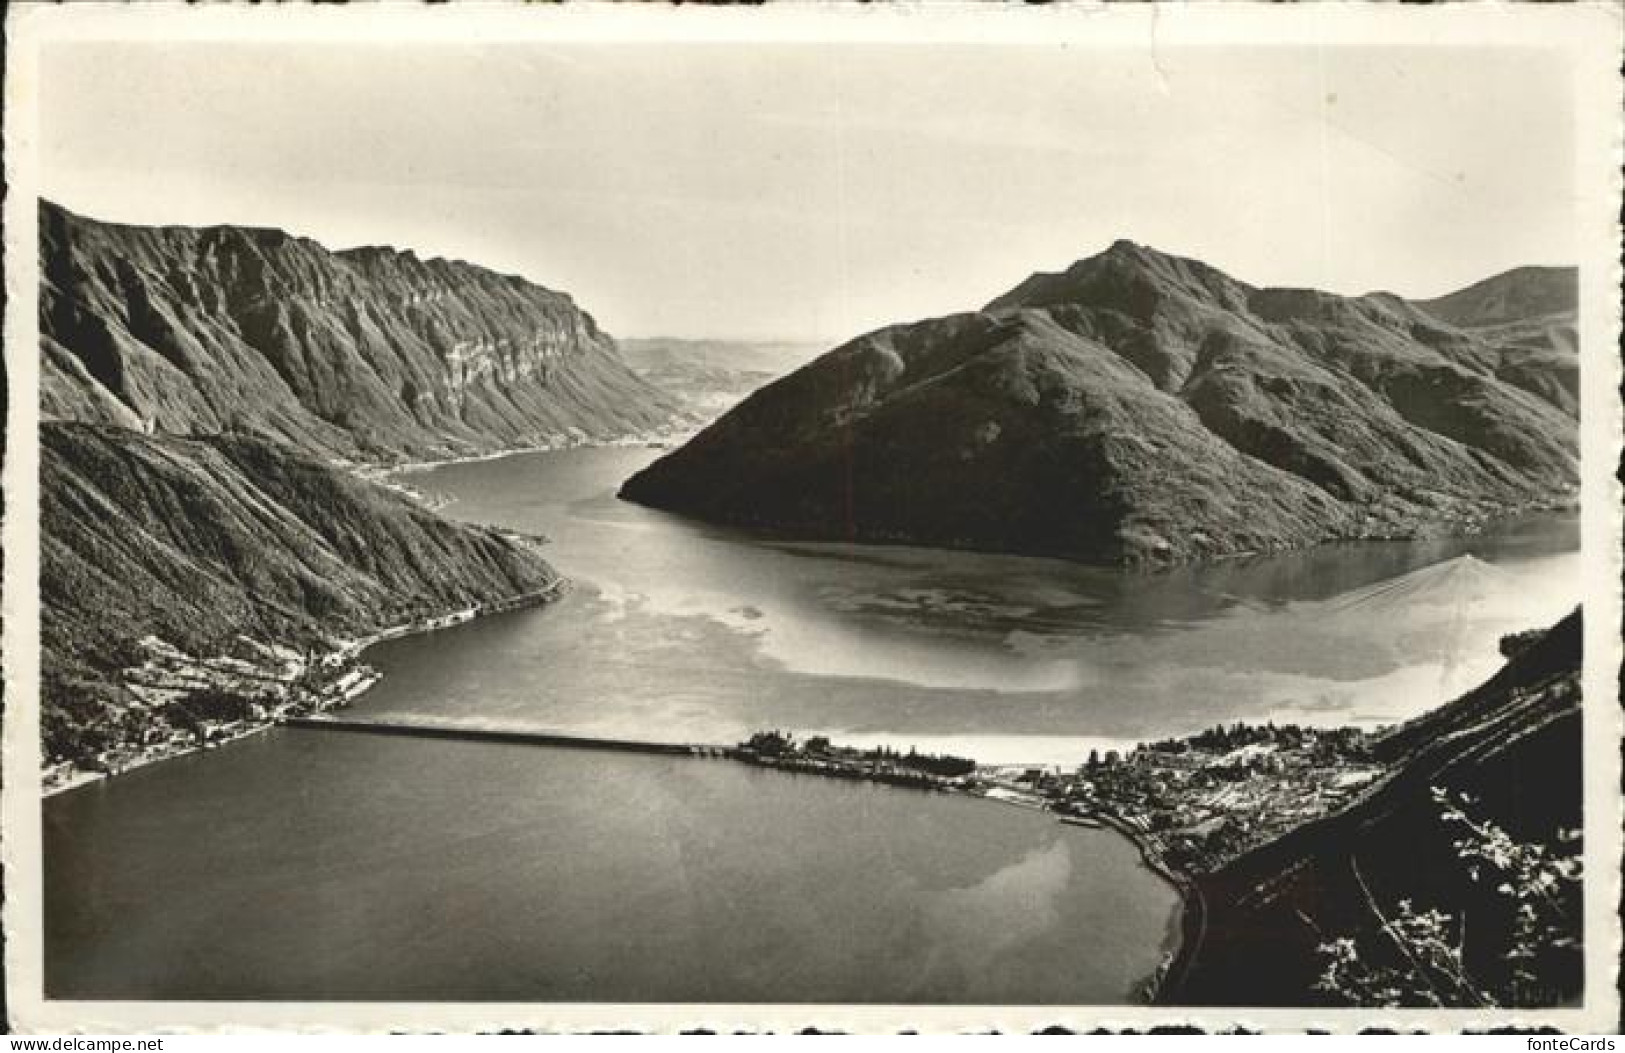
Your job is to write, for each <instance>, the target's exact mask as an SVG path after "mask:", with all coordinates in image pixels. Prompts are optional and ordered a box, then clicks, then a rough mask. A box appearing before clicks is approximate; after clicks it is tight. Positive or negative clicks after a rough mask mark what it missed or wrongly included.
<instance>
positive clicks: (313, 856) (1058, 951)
mask: <svg viewBox="0 0 1625 1053" xmlns="http://www.w3.org/2000/svg"><path fill="white" fill-rule="evenodd" d="M45 843H46V873H45V887H46V889H47V902H46V912H47V926H48V937H49V938H48V944H47V949H48V953H47V957H46V982H47V989H48V990H49V991H50V992H51V994H52V995H53V996H55V997H66V998H115V997H116V998H189V999H208V998H238V999H242V998H277V999H329V998H331V999H365V1000H386V999H401V998H407V999H417V1000H456V1001H464V1000H467V1001H474V1000H493V999H494V1000H503V1001H539V1000H569V1001H589V1000H593V1001H596V1000H609V1001H640V1000H657V1001H700V1002H707V1001H710V1002H739V1001H776V1002H795V1001H839V1002H875V1001H880V1002H892V1001H895V1002H932V1001H937V1002H963V1001H970V1002H1018V1003H1021V1002H1034V1003H1065V1002H1084V1003H1088V1002H1120V1001H1123V1000H1125V999H1126V998H1127V997H1128V996H1129V995H1130V994H1131V993H1132V990H1133V988H1134V985H1135V983H1136V981H1137V980H1140V979H1142V978H1143V977H1144V976H1145V975H1147V974H1148V973H1149V972H1150V971H1151V970H1152V969H1153V968H1154V967H1155V966H1156V963H1157V960H1158V958H1159V955H1160V953H1161V951H1162V950H1163V949H1164V947H1165V941H1166V940H1167V939H1168V938H1169V936H1170V928H1169V926H1170V921H1171V919H1172V917H1173V914H1174V910H1175V897H1174V893H1173V891H1172V890H1171V889H1170V888H1168V887H1167V886H1165V885H1163V884H1162V883H1161V882H1160V881H1158V880H1156V879H1155V878H1153V877H1152V876H1151V875H1150V874H1149V873H1147V872H1146V871H1145V870H1144V869H1143V868H1142V867H1141V866H1140V864H1139V861H1138V856H1137V855H1136V853H1135V852H1134V850H1133V849H1132V848H1131V847H1130V846H1129V844H1128V843H1127V842H1126V841H1125V840H1123V839H1122V838H1120V837H1118V836H1117V835H1115V834H1112V833H1108V832H1102V831H1092V830H1081V829H1078V828H1075V827H1068V826H1063V825H1061V824H1060V823H1058V822H1056V821H1055V820H1054V819H1053V818H1052V817H1048V816H1045V815H1042V814H1039V813H1037V812H1030V811H1025V810H1022V809H1018V808H1013V807H1010V806H1008V805H1000V804H995V803H992V802H987V801H975V800H970V799H968V798H962V797H948V796H943V795H933V794H926V793H920V792H912V791H904V790H896V789H889V788H885V787H878V786H869V785H863V784H849V783H844V782H836V781H833V780H828V779H819V778H815V777H807V776H793V775H785V774H780V773H776V772H768V771H762V770H759V769H754V768H750V767H747V766H745V765H742V764H738V763H736V762H733V761H725V760H689V759H682V758H671V759H668V758H659V757H645V756H632V755H621V754H607V753H597V752H584V751H577V750H556V749H536V748H529V747H523V746H493V745H484V744H473V743H457V742H439V741H434V742H431V741H423V740H413V739H397V738H381V737H370V736H359V735H336V734H324V733H322V732H319V731H301V730H291V729H289V730H281V729H279V730H276V731H271V732H268V733H266V734H264V735H259V736H256V737H254V738H252V739H249V740H245V741H243V742H240V743H237V744H234V745H233V746H230V747H227V748H226V749H223V750H220V751H217V752H214V753H210V754H203V755H195V756H192V757H185V758H180V759H178V760H175V761H172V762H168V763H165V764H160V765H156V766H154V767H152V768H147V769H143V770H141V771H138V772H135V773H132V774H131V775H129V776H126V777H123V778H121V779H118V780H114V781H113V782H111V783H108V784H104V785H98V786H92V787H87V788H85V789H82V790H77V791H74V792H72V793H69V794H66V795H63V796H62V797H59V798H53V799H52V800H51V801H50V802H49V803H48V805H47V807H46V827H45Z"/></svg>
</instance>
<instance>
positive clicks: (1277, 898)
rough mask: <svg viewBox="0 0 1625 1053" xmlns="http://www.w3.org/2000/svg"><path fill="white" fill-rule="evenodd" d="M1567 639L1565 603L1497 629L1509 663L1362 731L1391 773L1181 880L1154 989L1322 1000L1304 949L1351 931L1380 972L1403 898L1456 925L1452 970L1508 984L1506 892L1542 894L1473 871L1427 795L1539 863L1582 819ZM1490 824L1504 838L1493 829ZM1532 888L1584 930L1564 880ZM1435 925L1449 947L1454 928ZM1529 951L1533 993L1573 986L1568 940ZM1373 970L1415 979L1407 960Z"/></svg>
mask: <svg viewBox="0 0 1625 1053" xmlns="http://www.w3.org/2000/svg"><path fill="white" fill-rule="evenodd" d="M1581 637H1582V633H1581V618H1580V614H1579V612H1578V611H1576V612H1575V613H1573V614H1570V615H1569V616H1568V617H1566V618H1564V619H1562V620H1561V621H1560V622H1558V623H1557V624H1556V625H1555V626H1553V627H1552V628H1551V629H1549V630H1547V631H1544V632H1535V633H1532V634H1520V635H1519V636H1514V637H1509V638H1508V639H1507V640H1506V641H1503V651H1504V652H1506V653H1508V654H1509V659H1508V661H1507V663H1506V665H1505V666H1503V667H1502V669H1501V670H1500V671H1499V672H1498V673H1496V675H1495V676H1493V677H1492V678H1490V679H1489V680H1488V681H1486V682H1485V683H1484V684H1483V685H1481V686H1480V687H1478V688H1476V689H1474V690H1473V691H1471V692H1469V693H1467V694H1466V695H1464V696H1462V697H1461V698H1459V699H1457V700H1456V701H1454V702H1451V703H1449V704H1448V705H1445V706H1443V707H1440V708H1439V709H1436V710H1434V711H1432V712H1431V713H1428V714H1426V715H1425V716H1422V717H1420V718H1418V719H1416V720H1414V721H1411V722H1410V723H1408V724H1405V725H1402V726H1400V727H1398V728H1395V729H1393V730H1391V731H1390V732H1388V733H1386V734H1385V735H1384V736H1382V737H1381V738H1379V739H1378V740H1377V742H1376V743H1375V746H1374V752H1375V754H1376V759H1378V760H1380V761H1383V762H1384V763H1386V764H1387V765H1388V766H1389V771H1390V774H1389V775H1387V776H1386V777H1385V779H1384V781H1383V782H1382V783H1381V784H1380V785H1379V786H1378V787H1377V788H1376V789H1375V790H1374V791H1372V792H1371V793H1370V794H1368V795H1366V796H1364V797H1362V798H1360V799H1359V800H1357V801H1356V802H1355V803H1354V804H1352V805H1350V806H1349V807H1348V808H1346V809H1345V810H1343V811H1340V812H1337V813H1334V814H1332V815H1330V816H1327V817H1325V818H1323V819H1320V820H1318V821H1315V822H1311V823H1308V824H1306V825H1304V826H1300V827H1298V828H1296V829H1294V830H1292V831H1291V832H1290V833H1288V834H1286V835H1285V836H1283V837H1281V838H1279V839H1277V840H1275V841H1272V842H1269V843H1267V844H1265V845H1263V846H1261V847H1259V848H1257V849H1254V850H1253V851H1251V852H1249V853H1247V854H1246V855H1243V856H1241V857H1240V858H1238V859H1236V860H1234V861H1232V862H1231V863H1230V864H1228V865H1227V866H1225V867H1223V868H1221V869H1220V870H1217V871H1215V872H1212V873H1209V874H1203V875H1198V876H1197V877H1196V878H1194V888H1195V898H1194V900H1193V901H1189V902H1188V903H1187V908H1186V923H1185V942H1184V946H1183V947H1182V948H1181V952H1180V958H1179V959H1178V960H1176V962H1175V963H1174V965H1173V967H1172V968H1171V969H1170V971H1169V974H1168V978H1167V981H1166V982H1165V983H1164V985H1163V987H1162V989H1161V991H1160V993H1159V999H1160V1000H1161V1001H1164V1002H1168V1003H1178V1004H1185V1005H1304V1004H1314V1003H1317V1002H1324V1001H1326V1000H1327V993H1326V992H1324V991H1321V990H1317V989H1316V988H1315V986H1314V984H1315V981H1316V979H1317V977H1319V976H1321V975H1323V964H1322V961H1321V959H1320V956H1319V955H1318V954H1317V951H1316V948H1317V947H1318V946H1321V945H1324V944H1325V943H1327V942H1328V941H1330V940H1332V939H1334V938H1338V937H1345V938H1351V939H1354V940H1356V941H1357V945H1359V946H1361V947H1363V954H1364V955H1365V959H1364V960H1363V966H1364V967H1366V968H1372V967H1377V966H1381V965H1383V964H1384V963H1383V962H1382V961H1381V960H1380V956H1382V955H1385V954H1386V955H1395V954H1397V951H1396V950H1395V941H1394V939H1393V938H1392V936H1391V932H1392V929H1391V928H1390V925H1391V922H1392V919H1394V918H1396V917H1398V916H1399V915H1401V914H1402V913H1403V912H1404V911H1405V907H1404V904H1406V903H1409V904H1410V905H1411V907H1412V910H1413V911H1414V912H1416V913H1418V914H1421V913H1425V912H1428V911H1432V910H1442V911H1444V912H1446V913H1447V914H1449V915H1450V916H1451V917H1452V918H1453V919H1457V920H1460V921H1463V922H1464V923H1465V928H1464V929H1463V930H1462V933H1463V935H1462V936H1461V937H1460V941H1461V942H1460V945H1459V947H1460V955H1461V965H1462V966H1463V967H1464V968H1465V970H1466V972H1467V974H1468V975H1471V976H1474V977H1478V978H1481V980H1483V979H1496V980H1497V981H1498V982H1497V984H1496V986H1502V985H1503V984H1505V983H1507V982H1509V980H1510V977H1509V974H1510V973H1512V972H1514V971H1515V970H1516V969H1517V968H1518V966H1519V961H1518V956H1517V955H1515V954H1514V955H1509V954H1508V952H1507V947H1508V946H1509V943H1510V945H1513V946H1516V945H1518V943H1519V942H1520V940H1519V938H1518V937H1517V936H1516V935H1515V933H1516V931H1517V928H1518V926H1519V925H1520V920H1519V917H1518V914H1517V912H1518V911H1519V910H1520V909H1521V908H1520V906H1519V903H1520V899H1519V897H1521V896H1532V897H1539V896H1541V895H1545V894H1546V892H1543V890H1542V889H1540V888H1531V887H1523V886H1524V885H1526V884H1528V883H1526V882H1520V883H1519V886H1520V887H1516V888H1514V887H1512V886H1511V885H1509V884H1502V883H1501V878H1500V877H1498V876H1497V877H1495V878H1494V879H1493V880H1485V879H1486V878H1488V877H1490V875H1491V873H1492V872H1493V868H1494V867H1496V866H1497V864H1496V863H1495V862H1493V861H1490V860H1475V859H1473V858H1471V857H1470V855H1469V854H1468V853H1467V852H1465V851H1464V844H1465V842H1464V841H1463V836H1464V835H1463V827H1462V826H1461V824H1459V823H1454V824H1453V823H1451V822H1449V821H1448V820H1447V819H1446V818H1445V817H1444V815H1443V808H1442V807H1441V804H1440V802H1439V801H1438V800H1437V799H1436V793H1437V792H1441V791H1442V792H1443V793H1444V794H1445V795H1447V797H1448V799H1449V801H1450V802H1452V805H1456V804H1460V805H1461V806H1462V807H1464V808H1466V809H1468V810H1469V811H1470V813H1471V814H1470V815H1469V818H1470V819H1471V820H1472V822H1474V823H1475V824H1477V826H1478V827H1479V829H1478V831H1477V832H1476V834H1477V835H1483V836H1484V837H1485V840H1486V841H1487V843H1488V844H1489V846H1490V848H1491V856H1492V859H1501V860H1502V861H1503V862H1504V860H1505V859H1506V858H1507V857H1510V856H1511V855H1512V854H1513V853H1512V852H1511V851H1510V847H1511V844H1512V843H1516V844H1532V845H1538V846H1543V847H1542V852H1543V853H1544V854H1545V855H1546V856H1547V858H1552V857H1553V852H1552V848H1553V846H1557V845H1560V844H1562V843H1563V840H1564V837H1565V836H1566V834H1565V831H1572V830H1577V829H1579V828H1580V827H1581V825H1582V824H1581V799H1582V788H1583V784H1582V778H1581V769H1582V765H1581V764H1580V763H1579V761H1580V758H1581V757H1582V756H1583V750H1582V738H1581V731H1582V728H1581V712H1580V666H1581V662H1580V659H1581ZM1465 802H1470V803H1465ZM1491 824H1493V826H1494V827H1495V828H1496V829H1498V830H1499V831H1502V832H1504V833H1505V834H1506V835H1507V836H1508V837H1509V838H1510V839H1511V842H1500V841H1499V840H1498V839H1496V838H1495V837H1494V836H1493V834H1491V833H1490V831H1489V826H1490V825H1491ZM1470 839H1471V838H1469V840H1470ZM1474 869H1479V870H1480V873H1479V874H1478V875H1477V877H1476V878H1475V875H1474V873H1473V871H1474ZM1547 891H1549V893H1550V895H1549V899H1550V909H1551V911H1552V912H1554V913H1556V914H1557V915H1558V916H1561V917H1563V918H1564V919H1565V921H1564V922H1563V925H1562V927H1563V928H1564V929H1565V930H1566V932H1567V933H1568V935H1569V937H1572V938H1578V936H1579V934H1580V932H1581V931H1582V930H1583V926H1582V925H1581V924H1580V916H1579V912H1580V904H1579V902H1578V900H1577V897H1576V898H1574V900H1573V901H1570V897H1571V896H1572V895H1573V891H1574V890H1567V891H1565V890H1563V889H1561V888H1552V889H1550V890H1547ZM1543 910H1544V907H1543ZM1531 917H1533V915H1531ZM1385 919H1386V920H1387V921H1388V923H1389V924H1385ZM1449 935H1450V943H1451V945H1452V946H1455V945H1456V940H1457V937H1456V930H1455V929H1454V928H1451V929H1450V933H1449ZM1534 953H1536V954H1540V955H1547V956H1548V960H1546V961H1545V962H1543V963H1541V968H1540V969H1538V970H1536V971H1537V972H1538V973H1539V975H1540V976H1541V985H1542V988H1543V990H1542V991H1541V992H1540V996H1539V1000H1542V1001H1545V1002H1546V1003H1547V1004H1550V1003H1551V1002H1554V1001H1563V1000H1566V999H1572V998H1574V997H1576V996H1577V995H1578V994H1579V990H1580V984H1581V976H1580V971H1579V970H1580V956H1579V954H1578V951H1577V949H1576V948H1575V947H1574V946H1573V945H1565V944H1564V943H1563V942H1562V938H1557V939H1543V940H1540V941H1539V946H1538V947H1536V948H1535V949H1534ZM1386 964H1388V965H1390V966H1391V967H1392V968H1394V969H1396V970H1397V971H1398V972H1399V973H1400V974H1404V975H1410V976H1412V977H1417V969H1416V965H1415V962H1413V961H1401V960H1393V961H1390V962H1388V963H1386ZM1418 979H1419V977H1418ZM1511 982H1512V985H1513V986H1514V987H1515V985H1516V984H1515V981H1511Z"/></svg>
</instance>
